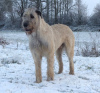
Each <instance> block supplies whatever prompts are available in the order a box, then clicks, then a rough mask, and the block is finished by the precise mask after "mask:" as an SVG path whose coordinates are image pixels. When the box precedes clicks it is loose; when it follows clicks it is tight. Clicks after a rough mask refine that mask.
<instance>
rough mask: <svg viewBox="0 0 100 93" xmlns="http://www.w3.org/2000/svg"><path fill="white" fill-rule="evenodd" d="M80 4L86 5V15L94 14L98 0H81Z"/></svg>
mask: <svg viewBox="0 0 100 93" xmlns="http://www.w3.org/2000/svg"><path fill="white" fill-rule="evenodd" d="M82 2H83V4H85V5H87V11H88V15H91V14H92V13H93V12H94V8H95V6H96V5H97V4H98V3H99V4H100V0H82Z"/></svg>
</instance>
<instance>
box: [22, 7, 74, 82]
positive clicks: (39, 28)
mask: <svg viewBox="0 0 100 93" xmlns="http://www.w3.org/2000/svg"><path fill="white" fill-rule="evenodd" d="M22 24H23V28H24V29H25V31H26V33H27V35H28V37H29V47H30V51H31V53H32V56H33V59H34V63H35V70H36V82H37V83H40V82H42V76H41V59H42V57H43V56H45V57H46V58H47V80H48V81H50V80H54V53H55V52H56V56H57V59H58V63H59V71H58V73H59V74H60V73H62V71H63V62H62V57H61V55H62V50H63V48H65V50H66V53H67V55H68V58H69V63H70V64H69V65H70V72H69V74H74V64H73V56H74V35H73V32H72V30H71V29H70V28H69V27H68V26H66V25H62V24H55V25H52V26H50V25H48V24H47V23H46V22H45V21H44V19H43V18H42V15H41V12H40V11H37V10H35V9H31V8H28V9H26V11H25V12H24V14H23V22H22Z"/></svg>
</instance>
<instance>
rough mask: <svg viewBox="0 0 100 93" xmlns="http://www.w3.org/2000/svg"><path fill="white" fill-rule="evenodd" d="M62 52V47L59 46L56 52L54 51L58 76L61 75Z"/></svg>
mask: <svg viewBox="0 0 100 93" xmlns="http://www.w3.org/2000/svg"><path fill="white" fill-rule="evenodd" d="M62 50H63V45H62V46H60V48H58V50H57V51H56V57H57V59H58V64H59V71H58V74H60V73H62V71H63V62H62Z"/></svg>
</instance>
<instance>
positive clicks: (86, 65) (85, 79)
mask: <svg viewBox="0 0 100 93" xmlns="http://www.w3.org/2000/svg"><path fill="white" fill-rule="evenodd" d="M74 35H75V40H76V43H75V56H74V65H75V75H69V74H68V73H69V62H68V58H67V56H66V54H65V53H63V63H64V71H63V73H62V74H57V72H58V63H57V60H56V57H55V65H54V72H55V77H54V78H55V79H54V81H50V82H48V81H46V79H47V75H46V70H47V62H46V59H45V58H43V59H42V77H43V78H42V83H39V84H37V83H35V66H34V61H33V59H32V56H31V53H30V51H29V47H28V38H27V36H26V34H25V33H24V32H0V37H3V38H4V39H5V40H7V42H9V43H10V44H9V45H3V46H1V45H0V93H100V57H83V56H82V55H81V53H78V54H77V51H80V52H81V49H82V48H84V44H86V43H87V44H89V46H92V42H95V44H96V46H97V47H98V50H99V49H100V33H99V32H74Z"/></svg>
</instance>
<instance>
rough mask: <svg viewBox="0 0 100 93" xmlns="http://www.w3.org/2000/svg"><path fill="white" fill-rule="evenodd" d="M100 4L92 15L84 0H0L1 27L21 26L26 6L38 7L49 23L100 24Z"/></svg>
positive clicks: (72, 24)
mask: <svg viewBox="0 0 100 93" xmlns="http://www.w3.org/2000/svg"><path fill="white" fill-rule="evenodd" d="M99 6H100V5H97V6H96V8H95V12H94V14H93V15H92V16H88V15H87V14H88V12H87V11H88V10H87V6H86V5H85V4H83V3H82V0H2V1H0V28H2V27H3V28H20V27H21V20H22V15H23V12H24V11H25V9H26V8H29V7H36V9H38V10H40V11H41V12H42V15H43V17H44V19H45V20H46V22H47V23H49V24H55V23H62V24H66V25H71V26H77V25H86V24H89V25H100V16H99V15H100V7H99Z"/></svg>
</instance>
